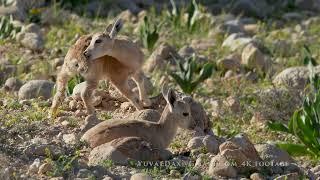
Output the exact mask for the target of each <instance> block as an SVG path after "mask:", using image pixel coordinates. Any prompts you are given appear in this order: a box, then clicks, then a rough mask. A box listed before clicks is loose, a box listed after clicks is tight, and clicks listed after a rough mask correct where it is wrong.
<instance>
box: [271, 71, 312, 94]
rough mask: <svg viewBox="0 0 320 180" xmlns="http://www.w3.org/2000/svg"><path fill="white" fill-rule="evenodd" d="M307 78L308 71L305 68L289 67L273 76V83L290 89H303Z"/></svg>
mask: <svg viewBox="0 0 320 180" xmlns="http://www.w3.org/2000/svg"><path fill="white" fill-rule="evenodd" d="M308 77H309V70H308V68H307V67H290V68H287V69H285V70H283V71H282V72H280V73H279V74H278V75H277V76H275V78H274V79H273V83H274V84H275V85H279V86H285V87H287V88H292V89H304V87H305V86H306V84H307V82H308Z"/></svg>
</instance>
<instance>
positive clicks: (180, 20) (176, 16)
mask: <svg viewBox="0 0 320 180" xmlns="http://www.w3.org/2000/svg"><path fill="white" fill-rule="evenodd" d="M170 3H171V6H172V10H171V11H168V13H167V14H168V17H169V20H170V21H171V22H172V24H173V25H174V27H175V28H181V27H183V26H185V25H186V27H187V28H188V30H190V31H194V28H195V26H196V24H197V22H198V21H197V20H199V18H198V15H199V6H198V4H197V2H196V0H192V1H190V4H189V6H188V7H187V8H183V9H178V8H177V6H176V4H175V2H174V0H170ZM185 13H186V14H187V22H185V20H184V19H185V18H184V14H185Z"/></svg>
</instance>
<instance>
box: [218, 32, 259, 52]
mask: <svg viewBox="0 0 320 180" xmlns="http://www.w3.org/2000/svg"><path fill="white" fill-rule="evenodd" d="M250 42H253V39H252V38H250V37H247V36H245V35H244V34H243V33H233V34H231V35H229V36H228V37H227V38H226V39H225V40H224V41H223V43H222V47H227V48H229V49H230V50H231V51H236V50H238V49H241V48H243V47H244V46H245V45H247V44H248V43H250Z"/></svg>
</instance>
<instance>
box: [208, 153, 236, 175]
mask: <svg viewBox="0 0 320 180" xmlns="http://www.w3.org/2000/svg"><path fill="white" fill-rule="evenodd" d="M207 173H208V175H210V176H222V177H228V178H235V177H237V170H236V169H235V168H234V167H233V166H232V165H231V164H230V163H229V162H228V160H227V159H226V158H225V157H224V156H222V155H216V156H214V157H213V158H212V159H211V161H210V165H209V169H208V171H207Z"/></svg>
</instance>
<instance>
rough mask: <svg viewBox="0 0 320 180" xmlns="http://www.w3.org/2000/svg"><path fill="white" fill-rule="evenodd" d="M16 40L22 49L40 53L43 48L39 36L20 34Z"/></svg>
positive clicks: (41, 39) (42, 42)
mask: <svg viewBox="0 0 320 180" xmlns="http://www.w3.org/2000/svg"><path fill="white" fill-rule="evenodd" d="M16 38H17V40H18V41H19V42H20V43H21V44H22V45H23V46H24V47H26V48H29V49H30V50H34V51H41V50H42V49H43V48H44V41H43V38H42V37H41V35H39V34H36V33H28V32H27V33H24V32H20V33H18V34H17V37H16Z"/></svg>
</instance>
